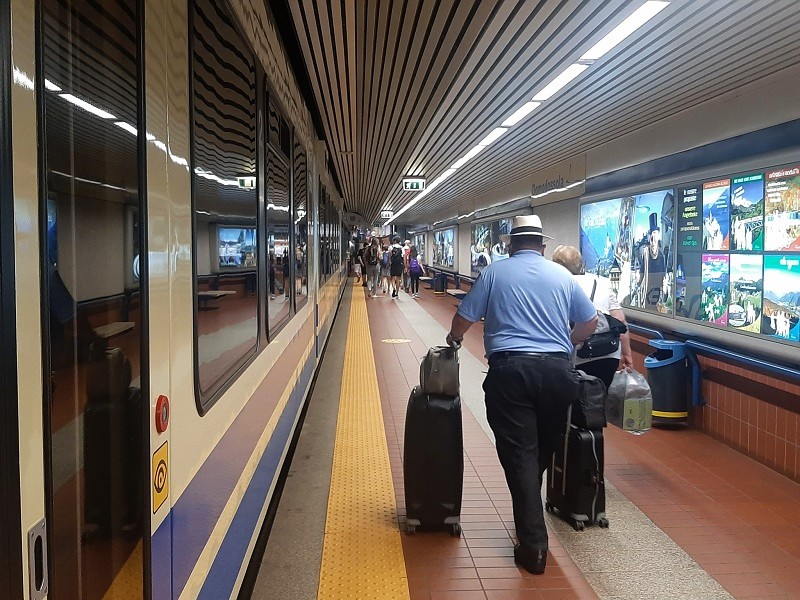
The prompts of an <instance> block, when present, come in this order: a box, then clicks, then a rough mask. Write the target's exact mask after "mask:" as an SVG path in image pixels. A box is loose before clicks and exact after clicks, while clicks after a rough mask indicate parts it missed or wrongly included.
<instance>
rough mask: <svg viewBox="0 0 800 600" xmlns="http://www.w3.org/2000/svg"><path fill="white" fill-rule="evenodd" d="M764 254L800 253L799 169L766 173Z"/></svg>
mask: <svg viewBox="0 0 800 600" xmlns="http://www.w3.org/2000/svg"><path fill="white" fill-rule="evenodd" d="M766 187H767V190H766V196H767V200H766V207H765V212H766V214H765V216H764V229H765V233H764V250H777V251H780V252H787V251H788V252H797V251H800V166H796V167H788V168H784V169H777V170H774V171H770V172H768V173H767V184H766Z"/></svg>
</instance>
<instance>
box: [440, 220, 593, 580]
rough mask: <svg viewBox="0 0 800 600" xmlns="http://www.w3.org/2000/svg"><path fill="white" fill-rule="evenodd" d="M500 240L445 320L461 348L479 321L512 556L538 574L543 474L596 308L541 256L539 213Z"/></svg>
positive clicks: (542, 552) (543, 541)
mask: <svg viewBox="0 0 800 600" xmlns="http://www.w3.org/2000/svg"><path fill="white" fill-rule="evenodd" d="M500 239H501V240H502V241H503V242H505V243H509V244H510V252H509V254H510V258H509V259H508V260H502V261H499V262H496V263H492V264H491V265H489V266H488V267H486V268H485V269H484V270H483V272H482V273H481V274H480V276H479V277H478V279H477V280H476V281H475V284H474V285H473V286H472V289H470V291H469V293H468V294H467V295H466V296H465V297H464V299H463V300H462V301H461V305H460V306H459V308H458V312H456V314H455V316H454V317H453V322H452V324H451V326H450V333H448V335H447V343H448V344H456V343H461V341H462V340H463V338H464V334H465V333H466V332H467V330H468V329H469V328H470V327H471V326H472V324H473V323H475V322H477V321H480V319H481V318H482V317H483V318H484V319H485V323H484V333H483V342H484V348H485V350H486V355H487V356H488V357H489V372H488V374H487V375H486V379H485V380H484V382H483V391H484V393H485V402H486V416H487V419H488V421H489V426H490V427H491V428H492V431H493V432H494V435H495V440H496V442H495V446H496V449H497V455H498V457H499V459H500V463H501V464H502V466H503V470H504V472H505V476H506V482H507V484H508V487H509V490H510V492H511V500H512V505H513V509H514V526H515V527H516V531H517V539H518V540H519V541H518V543H517V544H516V546H515V547H514V560H515V561H516V562H517V564H519V565H520V566H521V567H523V568H524V569H525V570H527V571H528V572H530V573H536V574H540V573H543V572H544V568H545V564H546V562H547V543H548V540H547V529H546V527H545V521H544V512H543V509H542V495H541V488H542V476H543V474H544V471H545V469H546V467H547V465H548V463H549V462H550V460H551V457H552V455H553V452H554V450H555V446H556V443H557V442H558V439H559V435H560V434H561V433H562V432H563V431H564V428H565V427H566V420H567V409H568V407H569V406H570V404H572V403H573V402H574V401H575V400H576V399H577V396H578V389H579V384H578V376H577V374H576V372H575V370H574V368H573V367H572V350H573V347H574V346H575V345H577V344H579V343H581V342H582V341H583V340H585V339H586V338H588V337H589V336H590V335H591V334H592V333H594V330H595V326H596V323H597V311H596V310H595V308H594V305H593V304H592V302H591V301H590V300H589V298H588V297H587V296H586V294H585V293H584V291H583V290H582V289H581V287H580V285H578V282H577V281H575V278H574V277H573V276H572V274H570V272H569V271H567V270H566V269H565V268H564V267H562V266H561V265H557V264H555V263H553V262H550V261H548V260H545V258H544V250H545V243H544V240H545V239H552V238H550V236H547V235H545V234H544V233H543V231H542V223H541V220H540V219H539V217H538V216H537V215H528V216H522V217H515V218H514V220H513V222H512V227H511V231H510V232H509V233H508V234H507V235H501V236H500ZM570 322H574V323H575V326H574V327H573V328H572V330H571V331H570Z"/></svg>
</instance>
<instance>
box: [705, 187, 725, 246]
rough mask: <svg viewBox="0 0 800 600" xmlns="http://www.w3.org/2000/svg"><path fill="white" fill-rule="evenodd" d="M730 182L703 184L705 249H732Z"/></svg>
mask: <svg viewBox="0 0 800 600" xmlns="http://www.w3.org/2000/svg"><path fill="white" fill-rule="evenodd" d="M730 183H731V182H730V180H729V179H720V180H717V181H709V182H707V183H704V184H703V249H704V250H728V249H729V248H730V239H729V235H730V206H729V201H730V189H731V188H730Z"/></svg>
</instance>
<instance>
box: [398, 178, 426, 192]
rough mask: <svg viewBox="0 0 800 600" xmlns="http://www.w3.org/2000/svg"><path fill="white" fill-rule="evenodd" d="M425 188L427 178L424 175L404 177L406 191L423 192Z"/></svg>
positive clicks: (404, 189)
mask: <svg viewBox="0 0 800 600" xmlns="http://www.w3.org/2000/svg"><path fill="white" fill-rule="evenodd" d="M424 189H425V179H424V178H422V177H403V191H404V192H421V191H422V190H424Z"/></svg>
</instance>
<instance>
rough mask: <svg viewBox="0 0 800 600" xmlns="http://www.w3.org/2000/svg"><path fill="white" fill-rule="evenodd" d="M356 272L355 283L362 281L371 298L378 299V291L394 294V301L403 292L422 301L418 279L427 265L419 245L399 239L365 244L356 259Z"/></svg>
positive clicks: (354, 262)
mask: <svg viewBox="0 0 800 600" xmlns="http://www.w3.org/2000/svg"><path fill="white" fill-rule="evenodd" d="M353 271H354V273H355V276H356V282H359V281H362V279H363V283H362V285H364V286H365V287H366V288H367V293H368V294H369V296H370V298H377V297H378V294H379V290H381V289H382V290H383V293H384V294H387V293H389V292H391V298H392V299H393V300H394V299H395V298H397V297H398V296H399V294H400V290H403V291H405V292H407V293H408V294H410V295H411V297H412V298H419V279H420V277H422V275H424V273H425V265H424V263H423V260H422V257H421V256H420V255H419V252H418V251H417V247H416V246H412V245H411V241H410V240H406V241H405V244H404V245H402V246H401V245H400V238H399V237H395V238H393V239H392V243H391V245H386V244H383V245H382V244H381V243H380V239H379V238H378V237H373V238H372V239H371V240H369V241H366V242H364V244H363V246H362V247H361V248H359V249H358V251H357V252H356V253H355V255H354V256H353Z"/></svg>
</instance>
